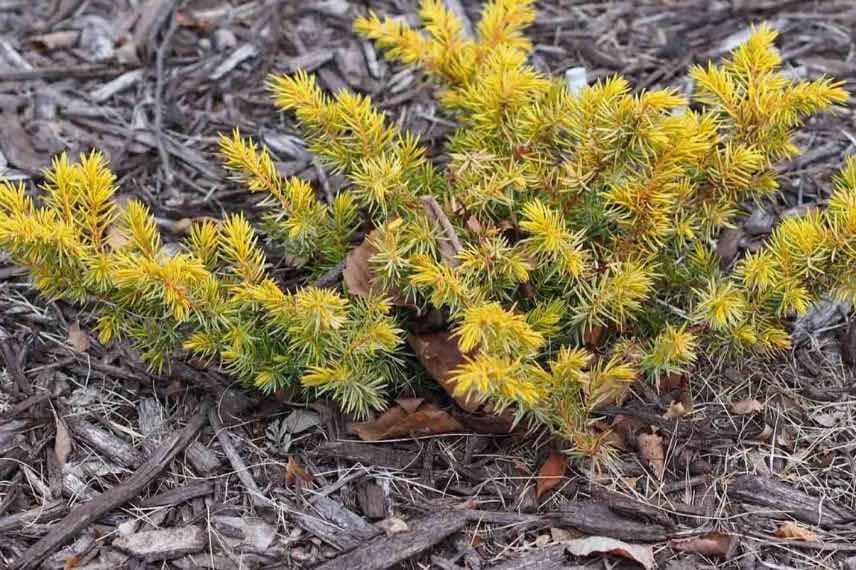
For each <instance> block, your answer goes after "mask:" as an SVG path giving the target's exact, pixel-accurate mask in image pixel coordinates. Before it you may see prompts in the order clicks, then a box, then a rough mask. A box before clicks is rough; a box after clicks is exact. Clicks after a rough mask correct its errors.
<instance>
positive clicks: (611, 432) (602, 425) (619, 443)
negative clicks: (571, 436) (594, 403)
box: [594, 420, 627, 451]
mask: <svg viewBox="0 0 856 570" xmlns="http://www.w3.org/2000/svg"><path fill="white" fill-rule="evenodd" d="M594 428H595V429H596V430H597V431H599V432H600V434H601V435H600V441H601V442H602V443H603V444H605V445H608V446H610V447H614V448H615V449H620V450H622V451H627V442H626V441H625V440H624V435H623V434H622V433H621V432H620V431H618V430H616V429H615V428H614V427H613V426H610V425H609V424H608V423H607V422H605V421H603V420H597V421H595V422H594Z"/></svg>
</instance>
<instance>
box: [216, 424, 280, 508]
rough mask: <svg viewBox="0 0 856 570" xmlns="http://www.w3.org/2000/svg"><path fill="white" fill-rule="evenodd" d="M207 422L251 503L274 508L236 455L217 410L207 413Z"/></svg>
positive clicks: (236, 451) (273, 504)
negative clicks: (250, 498) (251, 499)
mask: <svg viewBox="0 0 856 570" xmlns="http://www.w3.org/2000/svg"><path fill="white" fill-rule="evenodd" d="M208 421H209V422H210V423H211V427H212V428H214V433H215V434H216V435H217V441H219V442H220V445H221V446H222V447H223V451H224V452H226V457H227V458H228V459H229V464H230V465H231V466H232V469H234V470H235V475H237V476H238V479H239V480H240V481H241V483H243V485H244V487H245V488H246V489H247V492H249V494H250V496H251V497H252V498H253V503H255V504H256V505H257V506H258V505H263V506H266V507H275V506H276V505H275V503H274V502H273V501H271V500H270V499H268V498H267V497H265V496H264V495H262V492H261V490H260V489H259V486H258V485H256V481H255V479H253V476H252V475H251V474H250V470H249V468H248V467H247V466H246V464H245V463H244V460H243V459H241V456H240V455H239V454H238V450H237V449H235V446H234V445H233V444H232V441H231V440H230V439H229V432H228V431H227V430H226V428H224V427H223V422H221V421H220V416H218V415H217V410H215V409H213V408H212V409H211V410H210V411H209V412H208Z"/></svg>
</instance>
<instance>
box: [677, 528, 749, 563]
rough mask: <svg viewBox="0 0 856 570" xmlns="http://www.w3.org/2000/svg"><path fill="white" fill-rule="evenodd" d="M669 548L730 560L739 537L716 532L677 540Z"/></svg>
mask: <svg viewBox="0 0 856 570" xmlns="http://www.w3.org/2000/svg"><path fill="white" fill-rule="evenodd" d="M669 546H671V547H672V549H673V550H677V551H678V552H691V553H694V554H703V555H704V556H719V557H721V558H729V557H730V556H731V554H732V553H733V552H734V549H735V548H736V547H737V537H736V536H734V535H733V534H728V533H726V532H716V531H715V532H709V533H707V534H703V535H700V536H692V537H690V538H681V539H675V540H672V541H670V542H669Z"/></svg>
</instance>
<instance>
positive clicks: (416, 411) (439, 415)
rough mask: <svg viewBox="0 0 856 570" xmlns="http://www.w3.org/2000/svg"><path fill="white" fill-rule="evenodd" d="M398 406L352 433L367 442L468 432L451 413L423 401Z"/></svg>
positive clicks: (411, 400) (355, 426)
mask: <svg viewBox="0 0 856 570" xmlns="http://www.w3.org/2000/svg"><path fill="white" fill-rule="evenodd" d="M397 404H398V405H397V406H393V407H392V408H390V409H388V410H387V411H386V412H384V413H383V415H381V416H380V417H379V418H377V419H376V420H374V421H370V422H360V423H353V424H351V425H350V429H351V431H352V432H354V433H356V434H357V435H358V436H360V439H362V440H364V441H378V440H381V439H390V438H396V437H412V436H420V435H436V434H440V433H449V432H456V431H465V428H464V426H463V425H461V423H460V422H459V421H458V420H456V419H455V418H453V417H452V416H451V415H449V412H447V411H445V410H442V409H440V408H439V407H438V406H437V405H436V404H433V403H431V402H425V401H424V400H423V399H422V398H402V399H399V400H397Z"/></svg>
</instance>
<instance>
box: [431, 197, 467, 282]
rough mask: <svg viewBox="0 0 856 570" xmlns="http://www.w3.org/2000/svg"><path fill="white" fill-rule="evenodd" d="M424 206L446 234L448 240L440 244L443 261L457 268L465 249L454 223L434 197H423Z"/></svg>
mask: <svg viewBox="0 0 856 570" xmlns="http://www.w3.org/2000/svg"><path fill="white" fill-rule="evenodd" d="M422 205H423V207H424V208H425V210H427V212H428V214H429V215H430V216H431V217H432V218H434V219H435V220H436V221H437V223H438V224H440V229H442V230H443V233H444V234H445V238H446V239H444V240H442V241H441V244H440V253H441V255H442V256H443V259H445V260H446V263H448V264H449V265H450V266H451V267H457V266H458V254H459V253H460V252H461V250H462V249H463V247H462V246H461V241H460V240H459V239H458V232H456V231H455V228H454V226H452V222H450V221H449V217H448V216H446V213H445V212H444V211H443V208H441V207H440V204H438V203H437V200H435V199H434V196H423V197H422Z"/></svg>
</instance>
